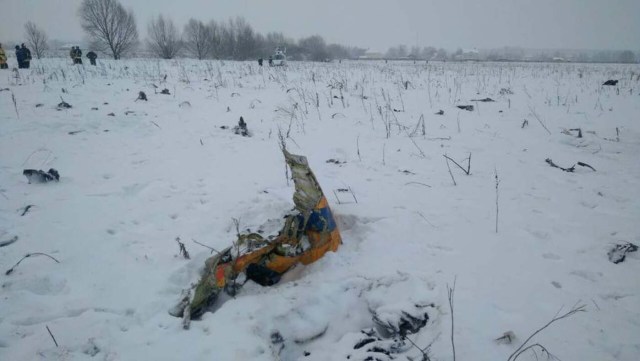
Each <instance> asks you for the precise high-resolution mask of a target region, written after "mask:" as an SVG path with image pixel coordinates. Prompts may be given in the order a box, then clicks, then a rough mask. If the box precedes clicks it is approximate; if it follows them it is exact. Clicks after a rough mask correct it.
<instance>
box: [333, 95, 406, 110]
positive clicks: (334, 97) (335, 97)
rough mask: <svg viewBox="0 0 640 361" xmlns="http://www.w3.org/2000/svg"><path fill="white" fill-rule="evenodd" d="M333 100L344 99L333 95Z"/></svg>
mask: <svg viewBox="0 0 640 361" xmlns="http://www.w3.org/2000/svg"><path fill="white" fill-rule="evenodd" d="M333 99H344V97H343V96H340V97H339V96H337V95H334V96H333ZM394 110H395V109H394Z"/></svg>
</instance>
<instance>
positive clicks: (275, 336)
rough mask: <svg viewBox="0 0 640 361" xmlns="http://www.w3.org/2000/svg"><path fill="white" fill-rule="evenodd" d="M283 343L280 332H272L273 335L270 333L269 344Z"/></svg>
mask: <svg viewBox="0 0 640 361" xmlns="http://www.w3.org/2000/svg"><path fill="white" fill-rule="evenodd" d="M283 342H284V338H283V337H282V335H281V334H280V332H278V331H274V332H273V333H271V343H272V344H279V343H283Z"/></svg>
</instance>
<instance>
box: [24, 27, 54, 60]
mask: <svg viewBox="0 0 640 361" xmlns="http://www.w3.org/2000/svg"><path fill="white" fill-rule="evenodd" d="M24 31H25V35H26V38H27V44H29V47H30V48H31V49H33V52H34V54H35V55H36V58H38V59H40V58H42V57H43V56H44V52H45V51H46V50H47V49H48V48H49V45H48V44H47V40H48V39H47V34H46V33H45V32H44V30H42V29H40V28H38V27H37V26H36V24H35V23H34V22H32V21H29V22H27V23H26V24H24Z"/></svg>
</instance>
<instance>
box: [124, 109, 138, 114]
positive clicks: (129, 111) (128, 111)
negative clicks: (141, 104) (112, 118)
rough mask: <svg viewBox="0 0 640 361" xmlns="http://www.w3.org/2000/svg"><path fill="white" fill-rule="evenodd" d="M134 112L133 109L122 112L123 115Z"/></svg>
mask: <svg viewBox="0 0 640 361" xmlns="http://www.w3.org/2000/svg"><path fill="white" fill-rule="evenodd" d="M135 113H136V112H134V111H133V110H127V111H126V112H124V115H129V114H135Z"/></svg>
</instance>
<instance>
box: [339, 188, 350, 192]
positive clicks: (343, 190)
mask: <svg viewBox="0 0 640 361" xmlns="http://www.w3.org/2000/svg"><path fill="white" fill-rule="evenodd" d="M336 192H340V193H348V192H349V189H347V188H338V189H336Z"/></svg>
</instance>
